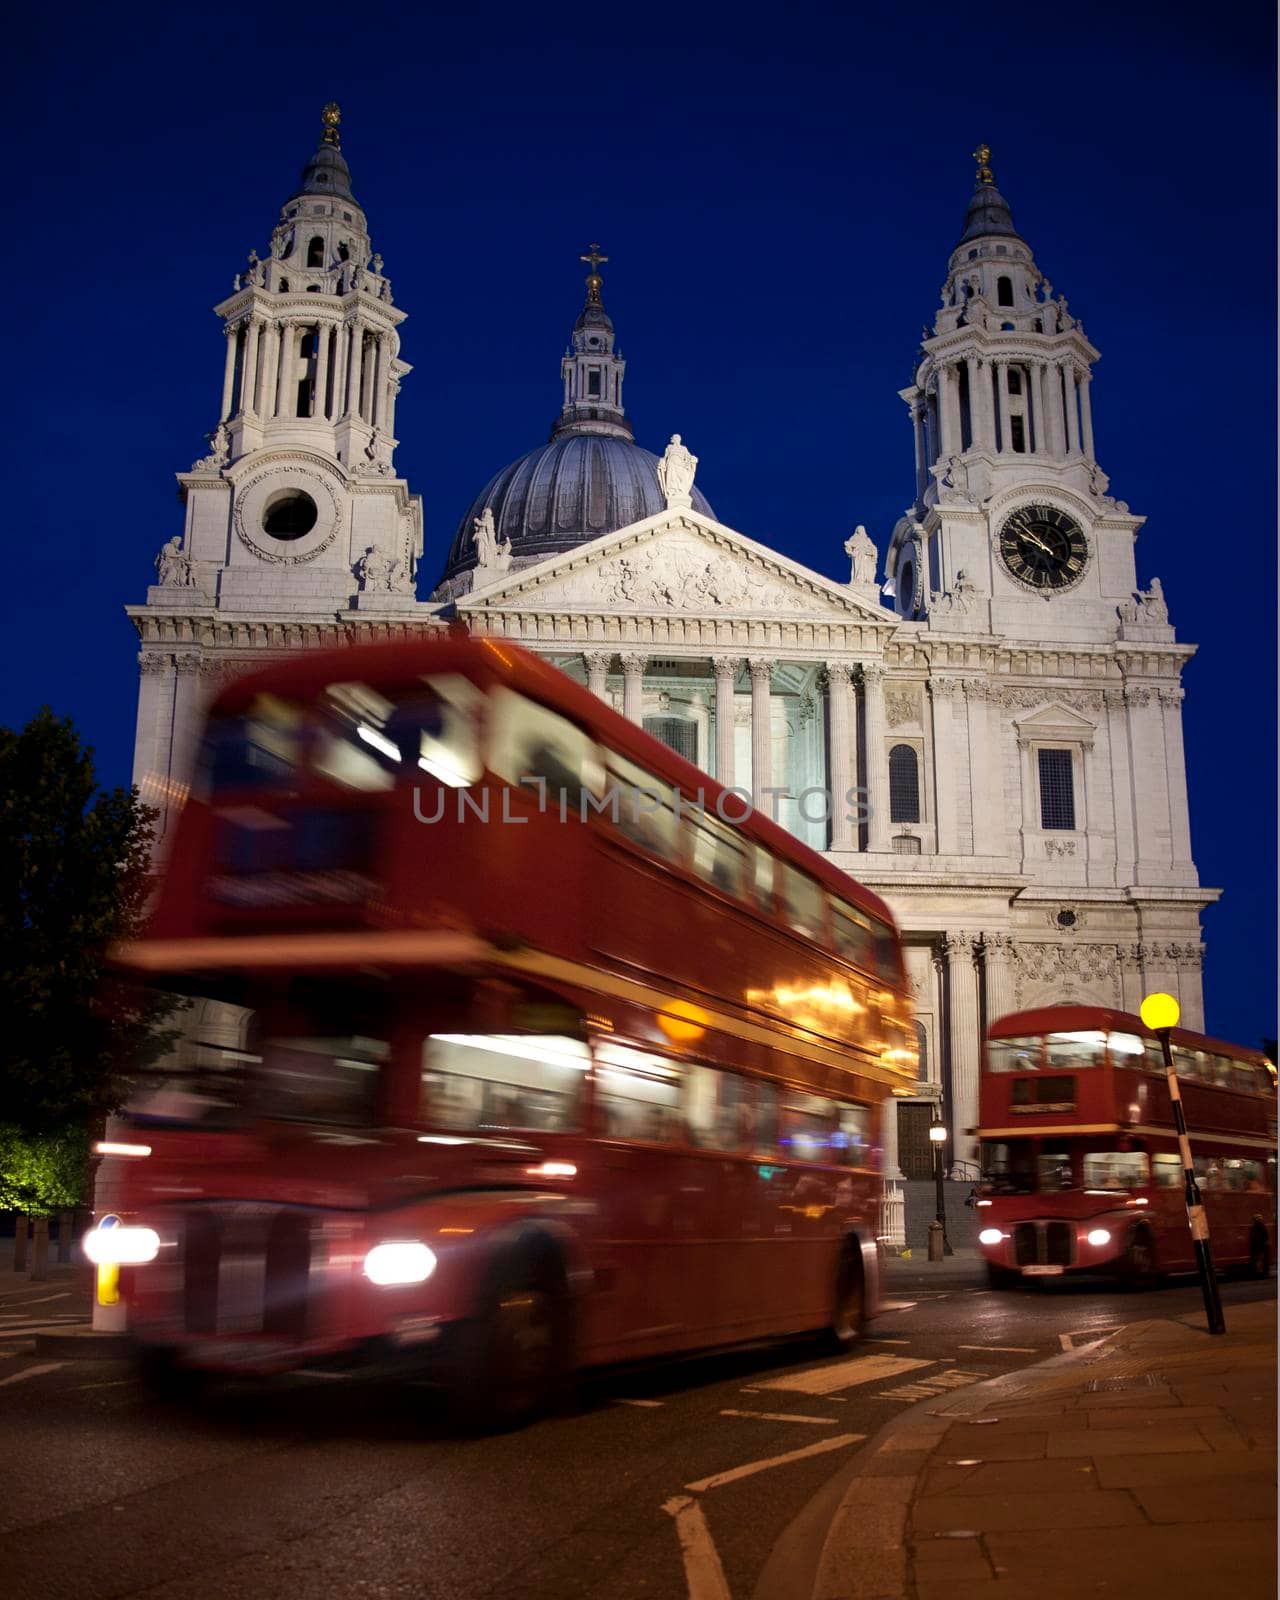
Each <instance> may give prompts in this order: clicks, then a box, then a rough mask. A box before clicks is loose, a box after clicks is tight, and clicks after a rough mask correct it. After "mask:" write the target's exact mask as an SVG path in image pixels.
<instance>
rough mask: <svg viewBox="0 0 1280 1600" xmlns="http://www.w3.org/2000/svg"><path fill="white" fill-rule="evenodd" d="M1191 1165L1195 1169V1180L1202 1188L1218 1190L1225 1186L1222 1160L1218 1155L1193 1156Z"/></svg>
mask: <svg viewBox="0 0 1280 1600" xmlns="http://www.w3.org/2000/svg"><path fill="white" fill-rule="evenodd" d="M1192 1162H1193V1165H1194V1166H1195V1170H1196V1182H1197V1183H1198V1184H1199V1185H1200V1187H1201V1188H1202V1189H1211V1190H1213V1191H1215V1192H1216V1191H1218V1190H1221V1189H1225V1188H1226V1187H1227V1180H1226V1175H1225V1174H1224V1172H1223V1170H1222V1161H1221V1159H1220V1157H1218V1156H1193V1157H1192Z"/></svg>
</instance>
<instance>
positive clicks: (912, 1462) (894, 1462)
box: [860, 1450, 933, 1478]
mask: <svg viewBox="0 0 1280 1600" xmlns="http://www.w3.org/2000/svg"><path fill="white" fill-rule="evenodd" d="M932 1460H933V1452H932V1451H931V1450H903V1451H901V1452H900V1453H898V1454H897V1455H891V1456H882V1455H880V1454H879V1452H877V1453H876V1454H875V1455H874V1456H872V1457H871V1460H870V1461H868V1462H867V1464H866V1466H864V1467H863V1468H862V1469H861V1474H860V1475H861V1476H862V1477H864V1478H896V1477H898V1476H899V1475H900V1474H902V1473H905V1472H922V1471H923V1470H924V1468H925V1467H926V1466H928V1464H929V1462H930V1461H932Z"/></svg>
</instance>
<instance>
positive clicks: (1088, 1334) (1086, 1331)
mask: <svg viewBox="0 0 1280 1600" xmlns="http://www.w3.org/2000/svg"><path fill="white" fill-rule="evenodd" d="M1119 1331H1120V1328H1119V1325H1118V1324H1117V1326H1116V1327H1114V1328H1076V1329H1075V1330H1074V1331H1073V1332H1071V1333H1060V1334H1059V1335H1058V1343H1059V1344H1060V1345H1061V1346H1062V1348H1063V1349H1064V1350H1078V1349H1079V1348H1080V1346H1079V1345H1078V1344H1075V1343H1074V1342H1073V1341H1074V1340H1076V1339H1082V1340H1083V1341H1084V1343H1085V1344H1096V1343H1097V1341H1098V1340H1099V1339H1105V1338H1106V1336H1107V1335H1108V1334H1109V1333H1119Z"/></svg>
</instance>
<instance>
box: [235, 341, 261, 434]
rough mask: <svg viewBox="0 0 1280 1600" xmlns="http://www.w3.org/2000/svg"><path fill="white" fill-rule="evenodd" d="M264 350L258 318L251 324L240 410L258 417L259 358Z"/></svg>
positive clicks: (241, 386)
mask: <svg viewBox="0 0 1280 1600" xmlns="http://www.w3.org/2000/svg"><path fill="white" fill-rule="evenodd" d="M261 350H262V324H261V322H259V320H258V319H257V317H254V318H253V319H252V320H251V321H250V323H249V339H248V343H247V344H246V346H245V357H244V380H243V382H242V383H241V385H240V388H241V396H240V409H241V411H243V412H249V413H252V414H253V415H254V416H256V415H257V411H258V356H259V353H260V352H261Z"/></svg>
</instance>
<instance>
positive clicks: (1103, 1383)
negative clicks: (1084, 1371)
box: [1085, 1372, 1159, 1394]
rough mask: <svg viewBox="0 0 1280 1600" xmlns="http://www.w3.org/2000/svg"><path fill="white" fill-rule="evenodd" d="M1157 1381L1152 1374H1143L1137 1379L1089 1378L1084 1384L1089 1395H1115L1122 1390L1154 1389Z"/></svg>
mask: <svg viewBox="0 0 1280 1600" xmlns="http://www.w3.org/2000/svg"><path fill="white" fill-rule="evenodd" d="M1158 1383H1159V1380H1158V1379H1157V1378H1156V1377H1155V1375H1154V1374H1153V1373H1150V1372H1146V1373H1143V1374H1142V1376H1141V1377H1138V1378H1090V1380H1089V1382H1088V1383H1087V1384H1085V1389H1086V1391H1087V1392H1088V1393H1089V1394H1117V1393H1119V1392H1120V1391H1121V1390H1124V1389H1154V1388H1156V1387H1158Z"/></svg>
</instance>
